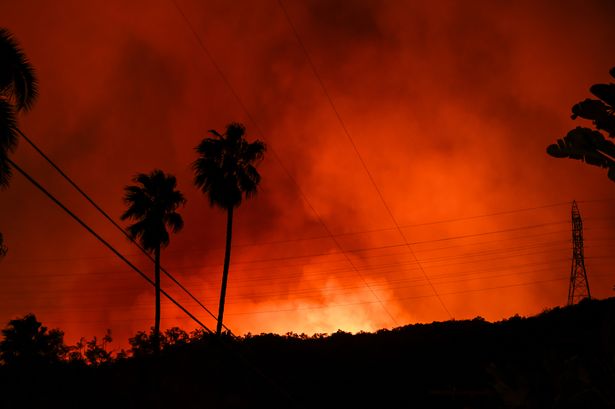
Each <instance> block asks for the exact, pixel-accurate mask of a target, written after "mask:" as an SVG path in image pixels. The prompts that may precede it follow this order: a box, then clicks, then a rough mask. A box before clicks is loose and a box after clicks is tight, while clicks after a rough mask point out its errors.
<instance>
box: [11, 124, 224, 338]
mask: <svg viewBox="0 0 615 409" xmlns="http://www.w3.org/2000/svg"><path fill="white" fill-rule="evenodd" d="M17 132H19V134H20V135H21V137H22V138H23V139H24V140H25V141H26V142H28V144H30V146H31V147H32V148H33V149H34V150H35V151H36V152H38V154H39V155H41V156H42V157H43V159H45V160H46V161H47V163H49V165H51V167H53V168H54V169H55V170H56V171H57V172H58V173H59V174H60V175H61V176H62V177H63V178H64V179H65V180H66V181H67V182H68V183H69V184H70V185H71V186H72V187H73V188H75V190H77V192H79V194H81V196H83V197H84V198H85V199H86V200H87V201H88V202H89V203H90V204H91V205H92V206H94V208H95V209H96V210H97V211H98V212H99V213H100V214H102V215H103V217H105V218H106V219H107V220H108V221H109V222H111V224H112V225H113V226H115V228H116V229H118V230H119V231H120V232H122V234H123V235H124V236H126V237H127V238H128V240H130V242H131V243H132V244H134V245H135V246H137V248H138V249H139V250H141V252H142V253H143V254H145V255H146V256H147V257H148V258H149V259H150V260H151V261H152V262H154V258H153V257H152V255H151V254H150V253H149V252H148V251H147V250H145V249H144V248H143V247H142V246H141V245H140V244H139V243H138V242H137V241H136V240H135V239H134V238H133V237H131V236H130V234H128V232H126V230H124V229H123V228H122V227H121V226H120V225H119V224H117V223H116V221H115V220H113V218H112V217H111V216H109V214H108V213H107V212H105V211H104V210H103V209H102V208H101V207H100V206H99V205H98V204H97V203H96V202H95V201H94V200H93V199H92V198H91V197H90V196H89V195H88V194H87V193H85V192H84V191H83V189H81V188H80V187H79V186H78V185H77V183H75V182H74V181H73V180H72V178H70V177H69V176H68V175H67V174H66V173H65V172H64V171H63V170H62V169H61V168H60V167H59V166H58V165H56V163H55V162H54V161H52V160H51V159H50V158H49V157H48V156H47V155H46V154H45V153H44V152H43V151H42V150H41V149H40V148H39V147H38V146H37V145H36V144H35V143H34V142H32V140H31V139H30V138H28V137H27V136H26V135H25V134H24V133H23V132H22V131H21V130H20V129H19V128H18V129H17ZM160 270H161V271H162V272H163V273H164V274H165V275H166V276H167V277H168V278H170V279H171V281H173V282H174V283H175V284H176V285H177V286H179V288H181V289H182V290H183V291H184V292H185V293H186V294H188V296H189V297H190V298H192V300H193V301H195V302H196V303H197V304H198V305H199V306H201V308H203V309H204V310H205V311H206V312H207V313H208V314H209V315H210V316H211V317H213V318H214V319H217V317H216V316H215V315H214V314H213V313H212V312H211V311H210V310H209V309H208V308H207V307H206V306H205V305H203V303H201V301H200V300H199V299H198V298H196V297H195V296H194V295H193V294H192V293H191V292H190V291H189V290H188V289H187V288H186V287H184V285H183V284H181V283H180V282H179V281H178V280H177V279H176V278H175V277H173V275H171V273H169V272H168V271H167V270H166V269H165V268H164V267H162V266H160ZM223 326H224V328H226V330H227V331H229V332H230V333H231V334H232V332H231V330H230V329H229V328H228V327H227V326H226V325H223Z"/></svg>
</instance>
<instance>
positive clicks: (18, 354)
mask: <svg viewBox="0 0 615 409" xmlns="http://www.w3.org/2000/svg"><path fill="white" fill-rule="evenodd" d="M2 334H3V335H4V339H3V340H2V342H0V356H1V357H2V361H3V362H4V363H5V364H6V365H22V366H23V365H37V364H38V365H40V364H49V363H54V362H58V361H60V360H62V359H63V358H64V356H65V355H66V353H67V352H68V348H67V347H66V345H64V333H63V332H62V331H60V330H58V329H52V330H49V331H47V327H44V326H43V325H42V324H41V323H40V322H38V321H37V319H36V316H34V314H27V315H26V316H24V317H23V318H16V319H14V320H11V321H9V323H8V325H7V327H6V328H4V329H3V330H2Z"/></svg>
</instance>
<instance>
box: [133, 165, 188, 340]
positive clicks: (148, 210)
mask: <svg viewBox="0 0 615 409" xmlns="http://www.w3.org/2000/svg"><path fill="white" fill-rule="evenodd" d="M133 182H135V183H137V185H136V186H126V187H125V189H124V192H125V195H124V202H125V203H126V205H127V206H128V209H127V210H126V211H125V212H124V214H122V217H121V219H122V220H126V219H131V220H134V221H135V223H133V224H131V225H130V226H128V228H127V230H128V233H129V234H130V237H132V238H133V239H135V240H137V241H139V243H140V244H141V246H142V247H143V248H144V249H145V250H147V251H148V252H150V253H151V252H153V253H154V281H155V286H156V317H155V320H154V349H155V351H158V350H159V349H160V249H161V247H166V246H168V245H169V232H168V231H167V227H168V228H169V229H170V230H171V231H172V232H173V233H177V232H179V231H180V230H181V229H182V227H183V226H184V221H183V219H182V217H181V215H180V214H179V213H177V209H178V208H179V207H180V206H183V205H184V204H185V203H186V199H185V198H184V196H183V194H182V193H181V192H180V191H178V190H176V189H175V188H176V186H177V181H176V179H175V176H173V175H170V174H165V173H164V172H163V171H161V170H158V169H156V170H154V171H152V172H151V173H149V174H145V173H140V174H138V175H137V176H135V177H134V179H133Z"/></svg>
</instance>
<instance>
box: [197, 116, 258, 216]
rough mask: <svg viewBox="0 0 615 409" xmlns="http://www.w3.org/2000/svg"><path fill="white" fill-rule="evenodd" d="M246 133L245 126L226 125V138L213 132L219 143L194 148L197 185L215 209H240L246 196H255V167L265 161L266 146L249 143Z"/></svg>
mask: <svg viewBox="0 0 615 409" xmlns="http://www.w3.org/2000/svg"><path fill="white" fill-rule="evenodd" d="M245 132H246V128H245V126H244V125H243V124H241V123H237V122H233V123H230V124H228V125H227V127H226V131H225V133H224V135H220V133H218V132H211V133H213V134H214V135H217V136H218V137H219V139H214V138H206V139H203V140H202V141H201V143H199V145H197V147H196V148H195V150H196V152H197V154H198V157H197V159H196V160H195V161H194V162H193V163H192V169H193V170H194V184H195V186H196V187H198V188H199V189H200V190H201V191H202V192H203V193H204V194H205V195H207V197H208V198H209V202H210V204H211V205H212V206H219V207H222V208H224V209H229V208H232V207H237V206H239V205H240V204H241V202H242V199H243V197H244V196H245V197H246V198H248V197H251V196H252V195H253V194H254V193H256V189H257V186H258V184H259V182H260V175H259V174H258V172H257V170H256V168H255V166H254V165H255V163H256V162H257V161H260V160H261V159H262V158H263V156H264V153H265V150H266V146H265V144H264V143H263V142H262V141H259V140H256V141H254V142H252V143H250V142H248V141H247V140H246V139H245Z"/></svg>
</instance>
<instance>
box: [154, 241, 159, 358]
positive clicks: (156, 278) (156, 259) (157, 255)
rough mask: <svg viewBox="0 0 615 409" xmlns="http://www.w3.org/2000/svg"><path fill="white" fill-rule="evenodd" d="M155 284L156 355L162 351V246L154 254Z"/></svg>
mask: <svg viewBox="0 0 615 409" xmlns="http://www.w3.org/2000/svg"><path fill="white" fill-rule="evenodd" d="M154 263H155V267H154V284H155V287H156V317H155V318H154V353H158V352H159V351H160V245H158V246H157V247H156V250H155V254H154Z"/></svg>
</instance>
